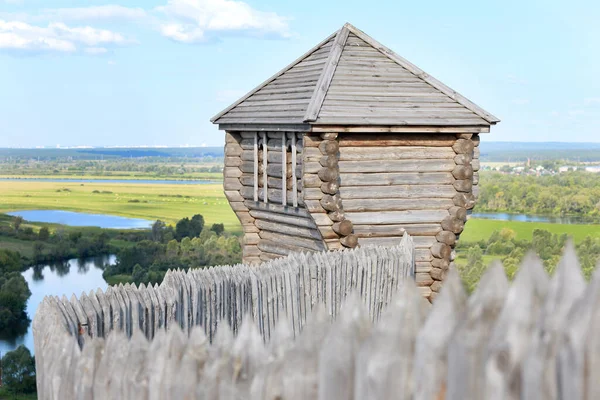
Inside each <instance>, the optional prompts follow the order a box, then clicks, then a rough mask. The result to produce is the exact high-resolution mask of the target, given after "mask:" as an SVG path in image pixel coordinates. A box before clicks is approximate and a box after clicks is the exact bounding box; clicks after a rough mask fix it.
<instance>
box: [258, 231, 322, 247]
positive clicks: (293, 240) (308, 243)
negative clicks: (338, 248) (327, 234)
mask: <svg viewBox="0 0 600 400" xmlns="http://www.w3.org/2000/svg"><path fill="white" fill-rule="evenodd" d="M259 235H260V238H262V239H266V240H270V241H272V242H275V243H280V244H282V245H284V246H288V247H291V248H296V249H297V250H295V251H325V250H326V248H325V243H324V242H323V241H322V240H316V239H306V238H301V237H298V236H289V235H284V234H281V233H273V232H269V231H261V232H260V233H259Z"/></svg>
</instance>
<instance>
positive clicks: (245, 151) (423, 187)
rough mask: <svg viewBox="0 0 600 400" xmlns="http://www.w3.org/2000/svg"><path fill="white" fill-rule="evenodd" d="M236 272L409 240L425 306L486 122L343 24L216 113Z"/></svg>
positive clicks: (459, 224)
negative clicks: (239, 253) (239, 250)
mask: <svg viewBox="0 0 600 400" xmlns="http://www.w3.org/2000/svg"><path fill="white" fill-rule="evenodd" d="M212 122H214V123H215V124H218V125H219V129H222V130H225V131H226V143H225V170H224V175H225V183H224V185H225V194H226V196H227V199H228V200H229V202H230V204H231V207H232V208H233V210H234V211H235V212H236V214H237V216H238V218H239V220H240V222H241V223H242V226H243V229H244V233H245V235H244V252H243V254H244V261H245V262H261V261H263V260H269V259H272V258H276V257H280V256H283V255H286V254H288V253H290V252H294V251H307V250H309V251H319V250H326V249H328V250H336V249H341V248H344V247H355V246H357V245H361V246H365V245H373V244H377V245H391V244H397V243H398V242H399V240H400V237H401V236H402V235H403V234H404V232H408V233H409V234H410V235H411V236H412V237H413V239H414V242H415V245H416V247H417V250H416V261H417V265H416V280H417V283H418V285H419V286H420V287H422V291H423V294H424V295H425V296H427V297H435V293H436V292H438V291H439V289H440V287H441V281H443V279H444V276H445V272H446V271H447V269H448V267H449V264H450V263H451V262H452V260H453V254H454V253H453V251H452V249H453V247H454V245H455V243H456V240H457V238H458V235H459V234H460V233H461V232H462V230H463V228H464V224H465V222H466V218H467V213H468V212H469V210H470V209H472V208H473V206H474V205H475V200H476V198H477V193H478V190H477V183H478V181H479V176H478V172H477V171H478V170H479V149H478V145H479V134H480V133H485V132H489V130H490V126H491V125H494V124H496V123H497V122H499V120H498V119H497V118H496V117H494V116H493V115H491V114H490V113H488V112H486V111H484V110H483V109H481V108H480V107H478V106H477V105H475V104H474V103H472V102H471V101H469V100H468V99H466V98H465V97H463V96H461V95H460V94H458V93H457V92H455V91H454V90H452V89H450V88H449V87H447V86H446V85H444V84H443V83H441V82H439V81H438V80H436V79H435V78H433V77H431V76H430V75H428V74H426V73H425V72H423V71H422V70H420V69H419V68H417V67H416V66H414V65H413V64H411V63H410V62H408V61H407V60H405V59H403V58H402V57H400V56H398V55H397V54H396V53H394V52H393V51H391V50H390V49H388V48H387V47H385V46H383V45H381V44H380V43H378V42H377V41H375V40H374V39H373V38H371V37H370V36H368V35H366V34H365V33H363V32H362V31H360V30H358V29H356V28H355V27H353V26H352V25H350V24H346V25H344V26H343V27H342V28H341V29H340V30H338V31H337V32H335V33H334V34H332V35H331V36H329V37H327V38H326V39H325V40H323V41H322V42H321V43H319V44H318V45H316V46H315V47H314V48H312V49H311V50H309V51H308V52H307V53H306V54H304V55H302V56H301V57H300V58H298V59H297V60H296V61H294V62H293V63H291V64H290V65H288V66H287V67H285V68H284V69H283V70H281V71H280V72H278V73H277V74H275V75H274V76H273V77H271V78H269V79H268V80H267V81H265V82H264V83H262V84H261V85H259V86H258V87H257V88H256V89H254V90H252V91H251V92H250V93H248V94H247V95H245V96H244V97H242V98H241V99H239V100H238V101H236V102H235V103H234V104H232V105H231V106H229V107H227V108H226V109H225V110H223V111H222V112H220V113H219V114H217V115H216V116H215V117H214V118H213V119H212Z"/></svg>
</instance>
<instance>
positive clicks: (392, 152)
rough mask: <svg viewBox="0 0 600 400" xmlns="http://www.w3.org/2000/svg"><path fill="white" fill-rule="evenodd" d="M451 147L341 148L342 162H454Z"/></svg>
mask: <svg viewBox="0 0 600 400" xmlns="http://www.w3.org/2000/svg"><path fill="white" fill-rule="evenodd" d="M455 155H456V154H455V153H454V150H452V148H451V147H418V146H415V147H407V146H404V147H402V146H393V147H382V148H381V147H377V148H372V147H341V148H340V161H365V160H406V159H440V158H441V159H448V160H453V159H454V156H455Z"/></svg>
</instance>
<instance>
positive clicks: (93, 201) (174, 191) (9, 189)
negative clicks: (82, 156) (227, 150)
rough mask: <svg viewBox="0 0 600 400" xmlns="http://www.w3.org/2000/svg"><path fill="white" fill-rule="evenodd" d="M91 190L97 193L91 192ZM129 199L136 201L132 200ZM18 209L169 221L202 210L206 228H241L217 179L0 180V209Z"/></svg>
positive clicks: (239, 230) (231, 230)
mask: <svg viewBox="0 0 600 400" xmlns="http://www.w3.org/2000/svg"><path fill="white" fill-rule="evenodd" d="M63 189H68V191H64V190H63ZM94 191H97V192H100V193H93V192H94ZM102 192H111V193H102ZM179 196H181V197H179ZM130 200H139V201H140V202H139V203H132V202H130ZM19 210H66V211H76V212H87V213H94V214H110V215H120V216H123V217H132V218H142V219H148V220H157V219H160V220H163V221H165V222H167V223H169V224H174V223H175V222H177V221H178V220H179V219H181V218H184V217H191V216H192V215H194V214H202V215H203V216H204V220H205V222H206V225H207V226H210V225H212V224H213V223H223V224H224V225H225V229H227V230H228V231H230V232H234V233H241V226H240V224H239V222H238V220H237V218H236V216H235V214H234V213H233V211H232V210H231V207H230V206H229V203H228V202H227V199H226V198H225V196H224V194H223V186H222V184H221V183H218V184H203V185H176V184H131V185H130V184H124V183H111V184H104V183H85V184H80V183H70V182H31V181H30V182H28V181H26V180H19V181H11V182H2V184H1V185H0V213H6V212H10V211H19Z"/></svg>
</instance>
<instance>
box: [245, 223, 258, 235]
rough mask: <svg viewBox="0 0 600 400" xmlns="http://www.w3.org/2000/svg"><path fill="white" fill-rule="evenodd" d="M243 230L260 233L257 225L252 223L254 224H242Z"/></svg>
mask: <svg viewBox="0 0 600 400" xmlns="http://www.w3.org/2000/svg"><path fill="white" fill-rule="evenodd" d="M242 230H243V231H244V233H245V234H246V233H258V231H259V229H258V228H257V227H256V225H254V224H252V225H242Z"/></svg>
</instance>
